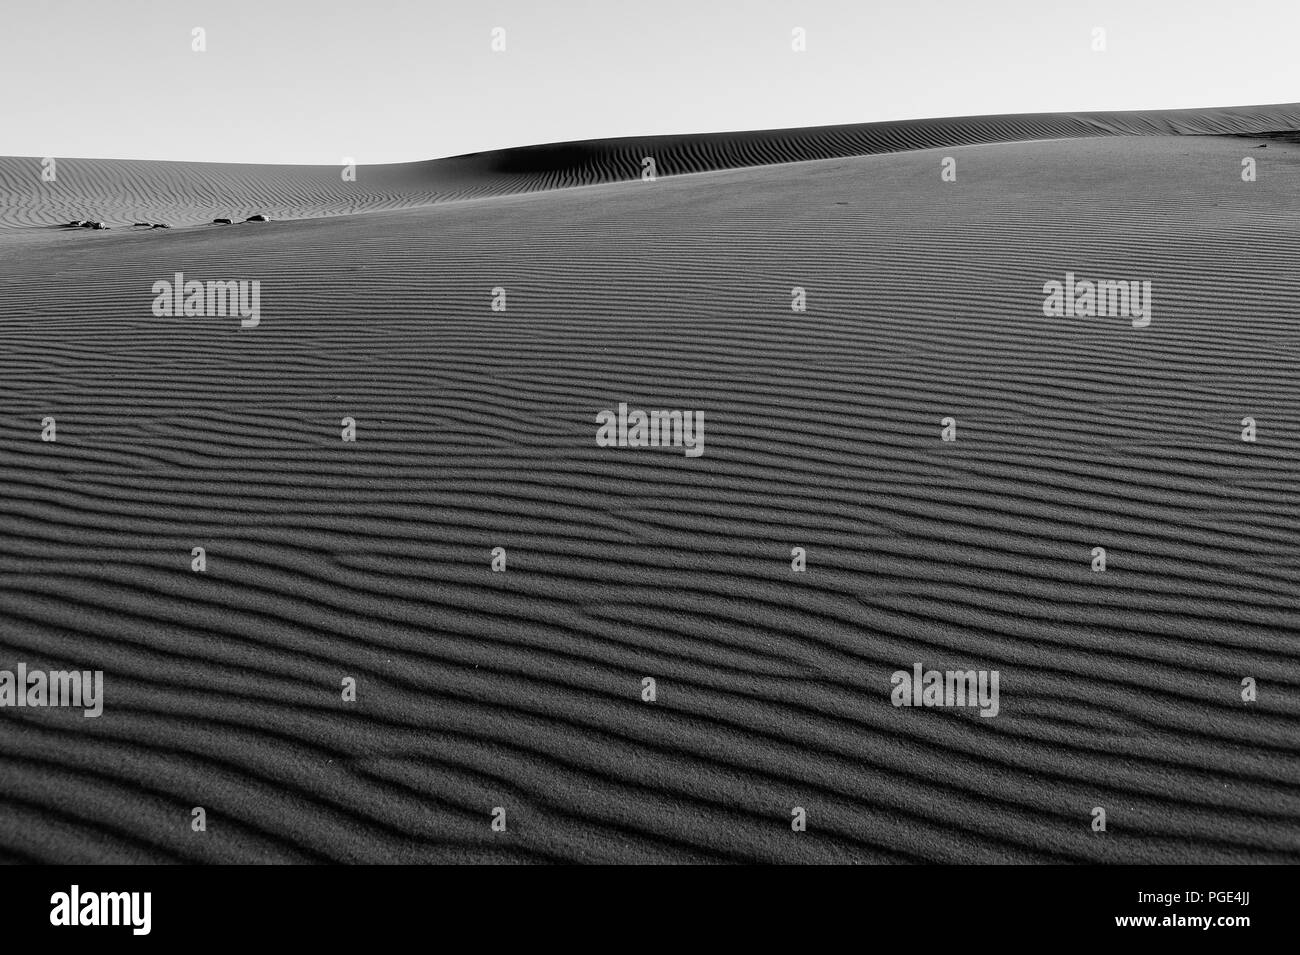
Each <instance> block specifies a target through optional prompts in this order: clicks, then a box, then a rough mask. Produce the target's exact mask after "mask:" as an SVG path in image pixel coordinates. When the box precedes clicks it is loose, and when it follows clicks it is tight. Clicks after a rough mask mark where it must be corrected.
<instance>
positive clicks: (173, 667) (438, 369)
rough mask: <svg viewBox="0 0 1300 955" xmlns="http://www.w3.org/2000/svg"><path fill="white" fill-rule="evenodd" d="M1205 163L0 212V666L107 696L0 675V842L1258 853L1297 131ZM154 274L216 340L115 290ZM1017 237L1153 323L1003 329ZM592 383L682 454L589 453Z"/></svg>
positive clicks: (548, 851)
mask: <svg viewBox="0 0 1300 955" xmlns="http://www.w3.org/2000/svg"><path fill="white" fill-rule="evenodd" d="M1268 122H1270V123H1272V122H1275V119H1274V118H1272V117H1270V118H1269V119H1268ZM1080 123H1081V124H1082V121H1080ZM1083 125H1086V124H1083ZM899 128H903V127H902V124H899ZM1165 131H1167V130H1165ZM1184 131H1185V130H1184ZM1038 132H1042V133H1044V134H1051V133H1053V132H1062V130H1053V129H1046V128H1045V129H1042V130H1038ZM705 139H707V138H705ZM701 149H702V150H703V149H705V147H703V146H702V147H701ZM950 150H951V155H954V156H955V157H956V158H957V161H958V180H957V182H955V183H943V182H941V181H940V179H939V166H940V160H941V159H942V157H943V156H944V155H948V154H950ZM688 152H689V150H686V149H685V148H683V150H682V154H683V155H687V154H688ZM634 154H635V150H632V151H631V152H629V155H634ZM1243 154H1244V150H1243V143H1242V142H1241V141H1237V140H1232V139H1227V138H1213V137H1209V138H1202V137H1187V136H1157V135H1152V136H1128V137H1110V136H1107V137H1102V138H1091V139H1076V140H1063V141H1056V142H1033V143H1017V144H1005V145H973V146H956V147H952V146H949V145H945V147H944V149H943V150H912V151H908V152H900V153H896V154H892V155H883V156H867V157H857V156H855V157H850V158H840V159H829V160H823V161H819V162H811V163H804V164H801V165H799V166H791V165H771V166H764V167H761V168H749V169H739V170H724V171H717V172H711V173H707V174H704V175H698V176H685V177H680V178H675V179H674V178H669V179H665V180H661V181H659V182H657V183H655V184H653V185H646V184H644V183H640V182H637V183H610V184H604V185H597V186H594V187H592V188H590V189H582V190H560V191H550V192H542V193H534V194H523V195H510V196H499V197H497V198H494V199H491V200H490V201H484V202H464V203H448V204H442V205H435V206H430V207H426V208H420V209H411V210H406V211H391V212H377V213H375V214H372V215H364V216H353V217H344V218H331V219H316V220H313V221H303V222H272V223H268V224H266V225H264V226H260V227H257V228H252V227H248V228H244V229H183V230H178V231H173V232H171V233H167V234H158V233H155V234H149V235H133V234H130V233H129V232H117V231H115V232H112V233H109V234H107V235H92V234H88V233H75V234H70V235H68V236H62V235H56V236H55V238H56V239H57V241H49V242H29V241H17V240H14V241H12V242H11V243H10V246H9V247H8V250H7V255H6V259H5V270H4V273H3V276H2V278H0V282H2V285H0V293H2V294H0V346H2V347H0V407H3V415H0V488H2V489H3V494H0V523H3V526H4V529H5V530H4V533H3V534H0V664H2V665H12V664H13V662H14V661H19V660H22V661H25V662H27V663H28V664H29V665H30V666H33V667H36V666H46V667H73V666H75V667H78V668H100V669H103V670H104V671H105V672H106V682H107V686H106V697H107V698H106V703H105V713H104V716H103V717H101V718H99V719H93V720H88V719H83V718H82V717H81V716H80V715H79V714H77V713H71V712H67V711H51V710H31V709H24V710H12V709H11V710H4V711H0V852H3V854H5V855H6V856H9V857H13V858H23V859H30V860H41V861H64V862H90V861H96V862H98V861H110V860H112V861H127V860H133V861H177V860H188V861H288V860H299V861H321V860H343V861H363V860H365V861H434V860H441V861H464V860H478V861H486V860H508V861H540V862H544V861H561V860H572V861H609V860H623V861H683V860H702V861H746V860H748V861H881V862H915V861H944V862H1011V861H1039V862H1103V861H1104V862H1173V861H1190V862H1233V861H1260V862H1293V863H1294V862H1297V861H1300V751H1298V750H1300V747H1298V745H1297V739H1298V738H1300V676H1298V674H1300V645H1298V644H1297V638H1296V634H1297V632H1298V631H1300V611H1298V610H1297V606H1296V594H1297V592H1300V547H1298V546H1297V545H1300V507H1297V505H1298V504H1300V477H1297V470H1296V462H1297V460H1300V383H1298V379H1297V377H1296V367H1297V361H1300V324H1298V323H1300V319H1297V316H1296V314H1295V310H1294V308H1293V303H1294V302H1295V301H1297V298H1298V296H1300V275H1298V273H1297V270H1296V267H1295V263H1296V262H1297V261H1300V209H1298V208H1297V198H1296V197H1297V196H1300V146H1295V145H1289V144H1286V143H1282V142H1277V143H1274V144H1273V145H1271V146H1270V147H1269V149H1268V150H1267V152H1266V153H1260V154H1259V164H1260V165H1259V170H1260V175H1259V178H1258V181H1257V182H1254V183H1244V182H1242V181H1241V178H1240V169H1241V167H1240V160H1241V158H1242V156H1243ZM774 155H775V154H774ZM756 158H758V156H757V154H756ZM804 158H812V157H811V156H805V157H804ZM705 161H706V160H701V162H705ZM146 165H148V164H139V167H140V168H143V167H144V166H146ZM611 175H612V172H611ZM524 178H527V177H526V176H525V177H524ZM10 187H11V188H12V185H11V186H10ZM265 188H267V189H272V188H281V187H280V186H273V184H272V183H271V181H270V180H267V183H266V186H265ZM283 188H287V187H283ZM184 199H185V196H184V194H183V193H182V194H178V195H177V198H176V199H175V200H174V201H177V202H181V201H184ZM29 217H30V218H33V219H35V218H39V217H38V216H36V215H35V214H34V213H33V214H31V215H30V216H29ZM0 241H2V240H0ZM178 270H183V271H184V272H185V273H186V275H187V276H188V277H191V278H197V279H200V280H203V279H257V280H260V281H261V282H262V317H261V324H260V325H259V326H258V327H257V328H255V329H241V328H240V327H239V323H238V321H237V320H236V319H232V318H190V319H167V318H155V317H154V316H153V315H152V314H151V311H150V303H151V301H152V293H151V291H150V289H151V286H152V283H153V282H155V281H156V280H159V279H166V278H170V276H171V274H172V273H173V272H174V271H178ZM1066 271H1073V272H1076V273H1077V274H1079V275H1080V276H1089V277H1094V278H1101V277H1109V278H1118V279H1133V280H1149V281H1152V282H1153V283H1154V315H1153V321H1152V323H1151V325H1150V326H1149V327H1147V328H1144V329H1135V328H1133V327H1132V325H1131V324H1130V322H1128V321H1127V320H1125V319H1122V318H1093V319H1085V318H1078V319H1065V318H1055V319H1049V318H1045V317H1044V316H1043V313H1042V309H1041V306H1042V298H1043V292H1042V286H1043V283H1044V282H1045V281H1047V280H1049V279H1053V278H1056V279H1060V278H1062V277H1063V275H1064V273H1065V272H1066ZM795 286H799V287H802V288H804V289H806V291H807V301H808V310H807V311H806V312H805V313H795V312H792V311H791V307H790V303H791V289H792V288H793V287H795ZM496 287H502V288H505V289H506V290H507V293H508V306H507V310H506V311H504V312H494V311H492V310H491V308H490V307H489V305H490V301H491V297H492V289H494V288H496ZM620 401H626V402H629V403H630V404H631V405H632V406H633V407H639V408H646V409H651V408H666V409H699V410H702V411H703V412H704V413H705V418H706V432H705V449H706V450H705V454H704V455H703V456H702V457H699V458H695V459H690V458H687V457H685V456H684V455H683V454H681V453H680V452H675V451H672V450H655V449H611V448H600V447H597V445H596V442H595V432H596V414H597V412H598V411H600V410H602V409H607V408H616V407H617V405H618V403H619V402H620ZM46 416H53V417H55V418H56V419H57V427H58V440H57V442H54V443H46V442H42V441H41V440H40V439H39V434H40V423H41V421H42V419H43V418H45V417H46ZM948 416H952V417H954V418H956V419H957V421H958V423H959V438H958V441H957V442H955V443H943V442H941V441H940V440H939V430H940V424H939V423H940V420H941V419H942V418H944V417H948ZM1246 416H1253V417H1254V418H1256V420H1257V421H1258V426H1259V440H1258V441H1257V442H1256V443H1253V444H1250V443H1245V442H1242V441H1241V440H1240V437H1239V435H1240V430H1241V420H1242V419H1243V417H1246ZM344 417H352V418H354V419H355V420H356V422H357V429H358V437H357V440H356V442H355V443H347V444H345V443H344V442H342V441H341V440H340V422H341V420H342V419H343V418H344ZM196 546H202V547H205V548H206V549H207V560H208V565H207V571H206V572H205V573H194V572H191V569H190V561H191V556H190V555H191V548H193V547H196ZM795 546H801V547H805V548H807V553H808V570H807V571H806V572H805V573H792V572H791V569H790V560H791V548H792V547H795ZM1097 546H1104V547H1105V548H1106V549H1107V551H1108V554H1109V566H1108V569H1107V571H1106V573H1094V572H1092V571H1091V570H1090V566H1089V565H1090V560H1091V550H1092V548H1094V547H1097ZM495 547H504V548H506V550H507V553H508V570H507V572H506V573H493V572H492V571H491V570H490V569H489V560H490V553H491V551H492V549H493V548H495ZM917 662H920V663H922V664H924V665H925V666H926V667H928V668H938V669H957V668H960V669H968V668H969V669H996V670H998V671H999V672H1000V674H1001V700H1000V703H1001V711H1000V713H999V715H998V716H997V717H996V718H992V719H984V718H981V717H979V716H978V715H977V713H976V712H975V711H974V710H971V709H920V708H895V707H894V706H892V705H891V703H890V689H891V683H890V675H891V673H893V672H894V671H896V670H899V669H903V670H910V668H911V667H912V665H913V664H914V663H917ZM647 676H649V677H653V678H655V680H656V681H657V693H658V698H657V702H655V703H653V704H650V703H645V702H642V700H641V692H642V680H643V678H645V677H647ZM1245 676H1251V677H1254V678H1255V679H1257V680H1258V681H1259V686H1260V694H1259V699H1258V701H1257V702H1256V703H1253V704H1249V705H1246V704H1243V703H1242V701H1241V698H1240V691H1241V680H1242V678H1243V677H1245ZM348 677H351V678H354V679H356V680H357V683H358V689H359V696H358V699H357V701H356V702H355V703H345V702H343V701H342V700H341V699H340V685H341V681H342V680H343V679H345V678H348ZM194 806H203V807H205V809H206V811H207V814H208V832H207V833H206V834H204V835H202V836H197V835H195V834H194V833H191V831H190V829H189V820H190V810H191V808H192V807H194ZM498 806H499V807H504V808H505V809H506V810H507V813H508V817H507V818H508V829H507V831H506V832H501V833H494V832H492V831H491V830H490V828H489V822H490V818H491V812H492V810H493V807H498ZM795 806H801V807H804V808H805V809H806V810H807V812H808V820H809V823H808V831H807V832H803V833H794V832H792V831H791V829H790V818H791V816H790V813H791V808H792V807H795ZM1098 806H1100V807H1103V808H1105V809H1106V811H1107V822H1108V827H1107V832H1106V833H1104V834H1100V833H1094V832H1092V831H1091V829H1090V823H1091V821H1092V815H1091V812H1092V810H1093V808H1094V807H1098Z"/></svg>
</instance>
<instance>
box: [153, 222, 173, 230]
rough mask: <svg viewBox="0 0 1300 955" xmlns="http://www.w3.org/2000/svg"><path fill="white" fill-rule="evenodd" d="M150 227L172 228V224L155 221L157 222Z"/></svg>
mask: <svg viewBox="0 0 1300 955" xmlns="http://www.w3.org/2000/svg"><path fill="white" fill-rule="evenodd" d="M150 228H153V229H170V228H171V226H169V225H168V224H167V223H166V222H155V223H154V224H153V225H152V226H151V227H150Z"/></svg>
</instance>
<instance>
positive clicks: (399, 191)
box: [0, 104, 1300, 228]
mask: <svg viewBox="0 0 1300 955" xmlns="http://www.w3.org/2000/svg"><path fill="white" fill-rule="evenodd" d="M1295 129H1300V104H1288V105H1278V106H1247V107H1236V108H1219V109H1190V110H1149V111H1131V112H1095V113H1037V114H1032V113H1031V114H1024V115H1008V116H971V117H959V118H949V119H919V120H904V121H895V122H884V123H863V124H858V125H850V126H824V127H815V128H808V129H778V130H761V131H754V132H734V133H709V134H700V135H677V136H647V137H637V138H627V139H610V140H595V141H589V142H573V143H552V144H548V145H543V146H526V147H520V148H514V149H502V150H496V151H492V152H483V153H474V154H471V155H467V156H456V157H453V158H450V159H438V160H432V161H427V162H416V163H397V164H392V165H382V166H362V167H359V168H358V169H357V170H356V178H355V180H353V181H348V180H345V179H344V178H343V167H342V166H274V165H239V164H222V163H192V162H154V161H137V160H108V159H56V163H57V165H56V167H55V179H54V181H52V182H49V181H45V180H43V179H42V176H41V173H42V168H43V167H42V163H41V160H40V159H39V158H34V157H7V158H0V228H15V227H24V226H34V225H56V224H59V223H63V222H68V221H70V220H72V219H85V218H89V219H97V220H102V221H104V222H106V223H108V224H110V225H114V226H124V225H130V224H131V223H132V222H136V221H144V220H149V221H164V222H168V223H171V224H183V225H195V224H199V223H204V222H211V221H212V220H213V219H214V218H218V217H235V218H239V219H242V218H245V217H247V216H249V215H252V214H254V213H257V212H262V213H268V214H270V215H271V216H273V217H274V218H277V219H299V218H316V217H320V216H333V215H346V214H350V213H356V212H373V211H379V210H391V209H403V208H410V207H412V206H422V205H428V204H430V203H434V202H443V201H449V200H458V199H473V198H482V197H487V196H500V195H508V194H512V193H520V192H534V191H538V190H550V189H563V188H568V187H572V186H589V185H597V184H600V183H608V182H620V181H626V180H638V179H640V178H641V176H642V169H643V166H642V162H643V160H644V159H645V158H647V157H650V158H653V159H654V162H655V172H656V174H657V175H659V176H675V175H681V174H685V173H700V172H715V171H718V170H721V169H736V168H745V167H750V166H764V165H774V164H782V163H796V162H808V161H813V160H819V159H835V158H844V157H848V156H864V155H873V154H879V153H891V152H900V151H906V150H912V149H929V148H939V147H951V146H961V145H973V144H979V143H998V142H1016V141H1026V140H1040V139H1072V138H1083V137H1095V136H1169V135H1233V134H1237V135H1243V134H1256V133H1264V132H1271V131H1279V130H1295Z"/></svg>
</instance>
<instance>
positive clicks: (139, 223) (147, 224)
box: [131, 222, 153, 229]
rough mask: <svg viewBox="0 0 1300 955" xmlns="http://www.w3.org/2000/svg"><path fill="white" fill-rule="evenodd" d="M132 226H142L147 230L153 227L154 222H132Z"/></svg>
mask: <svg viewBox="0 0 1300 955" xmlns="http://www.w3.org/2000/svg"><path fill="white" fill-rule="evenodd" d="M131 225H132V227H135V226H138V225H142V226H144V227H145V228H146V229H147V228H149V227H150V226H151V225H153V223H152V222H132V223H131Z"/></svg>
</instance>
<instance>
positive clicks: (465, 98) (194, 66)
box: [0, 0, 1300, 164]
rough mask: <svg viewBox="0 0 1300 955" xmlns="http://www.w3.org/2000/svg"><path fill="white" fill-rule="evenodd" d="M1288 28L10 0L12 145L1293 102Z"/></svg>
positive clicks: (571, 134)
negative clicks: (794, 38) (797, 37)
mask: <svg viewBox="0 0 1300 955" xmlns="http://www.w3.org/2000/svg"><path fill="white" fill-rule="evenodd" d="M496 26H500V27H504V28H505V29H506V31H507V50H506V52H504V53H493V52H492V51H491V49H490V40H491V30H492V28H493V27H496ZM796 26H799V27H803V28H805V29H806V30H807V34H808V49H807V52H804V53H794V52H792V51H791V48H790V36H791V29H792V28H793V27H796ZM194 27H203V28H204V29H205V30H206V33H207V36H206V39H207V50H206V52H203V53H196V52H194V51H192V50H191V32H190V31H191V29H192V28H194ZM1094 27H1103V28H1105V30H1106V39H1107V50H1106V52H1104V53H1094V52H1093V51H1092V48H1091V44H1092V30H1093V28H1094ZM1297 42H1300V0H1222V2H1211V0H646V2H631V0H603V2H602V0H364V2H341V0H4V3H3V7H0V155H19V156H55V157H105V158H122V159H188V160H208V161H220V162H276V163H320V164H337V163H339V162H341V161H342V158H343V157H344V156H349V157H353V158H354V159H355V160H356V161H357V162H359V163H363V164H365V163H384V162H402V161H409V160H421V159H432V158H437V157H442V156H451V155H457V154H460V153H467V152H477V151H480V150H485V149H496V148H501V147H507V146H522V145H530V144H535V143H547V142H558V141H564V140H574V139H598V138H607V137H615V136H636V135H651V134H657V133H691V132H716V131H723V130H741V129H767V128H776V127H787V126H817V125H828V124H835V123H861V122H871V121H875V120H886V119H908V118H922V117H932V116H962V115H971V114H980V113H1023V112H1043V111H1058V110H1060V111H1064V110H1088V109H1157V108H1176V107H1195V106H1239V105H1253V104H1262V103H1284V102H1294V101H1300V56H1297V55H1296V53H1295V48H1296V44H1297Z"/></svg>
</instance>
